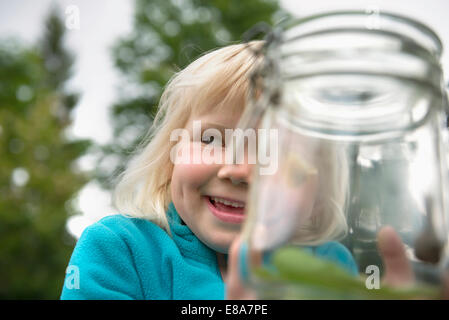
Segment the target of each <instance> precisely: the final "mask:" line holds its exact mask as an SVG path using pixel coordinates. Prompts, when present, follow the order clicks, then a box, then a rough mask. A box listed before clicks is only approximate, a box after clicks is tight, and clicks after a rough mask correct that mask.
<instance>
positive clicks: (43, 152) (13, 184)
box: [0, 7, 90, 299]
mask: <svg viewBox="0 0 449 320" xmlns="http://www.w3.org/2000/svg"><path fill="white" fill-rule="evenodd" d="M64 33H65V26H64V24H63V21H62V19H61V18H60V15H59V14H58V11H57V9H56V8H55V7H53V8H52V10H51V11H50V14H49V15H48V17H47V19H46V22H45V32H44V35H43V37H42V38H41V39H39V40H40V41H39V42H38V43H39V44H38V45H36V46H33V47H29V46H28V47H25V46H23V45H21V44H19V43H18V42H17V41H14V40H12V39H9V40H4V41H2V42H1V43H0V79H2V81H1V83H0V155H1V157H0V221H1V222H0V243H1V245H0V299H58V298H59V295H60V292H61V289H62V286H63V281H64V276H65V268H66V266H67V263H68V260H69V258H70V254H71V252H72V250H73V247H74V244H75V240H74V239H73V238H72V237H71V236H70V235H69V234H68V233H67V231H66V227H65V226H66V221H67V218H68V215H69V213H70V212H73V211H74V210H75V209H74V208H73V206H72V201H71V200H72V199H73V197H74V196H75V195H76V193H77V191H78V190H80V188H81V187H82V186H83V185H84V184H85V183H86V182H87V181H88V178H89V177H87V176H86V174H84V173H82V172H79V171H77V169H76V165H75V164H76V160H77V159H78V158H79V157H80V156H81V155H83V154H84V153H85V152H86V150H87V149H88V147H89V145H90V142H89V141H88V140H73V139H69V138H68V137H67V134H66V129H67V127H68V126H69V125H70V123H71V111H72V110H73V108H74V107H75V105H76V103H77V100H78V96H77V94H75V93H72V92H70V91H69V90H67V89H66V84H67V80H69V78H70V76H71V66H72V64H73V56H72V54H71V53H70V52H69V51H68V50H67V49H65V47H64Z"/></svg>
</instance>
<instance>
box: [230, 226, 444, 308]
mask: <svg viewBox="0 0 449 320" xmlns="http://www.w3.org/2000/svg"><path fill="white" fill-rule="evenodd" d="M378 243H379V251H380V254H381V256H382V260H383V263H384V266H385V276H384V278H383V279H382V282H383V283H385V284H386V285H389V286H392V287H403V286H408V285H412V284H413V283H414V281H415V275H414V273H413V269H412V267H411V265H410V262H409V260H408V259H407V256H406V252H405V247H404V244H403V243H402V241H401V239H400V238H399V236H398V234H397V233H396V231H395V230H394V229H393V228H392V227H388V226H387V227H384V228H382V229H381V231H380V232H379V234H378ZM240 245H241V239H240V238H237V239H236V240H234V242H233V243H232V244H231V247H230V249H229V256H228V272H227V276H226V286H227V290H226V299H229V300H254V299H256V294H255V292H254V291H252V290H251V289H249V288H247V287H245V286H244V285H243V284H242V281H241V279H240V276H239V274H240V273H239V269H238V263H239V250H240ZM442 287H443V292H442V299H449V274H445V275H443V285H442Z"/></svg>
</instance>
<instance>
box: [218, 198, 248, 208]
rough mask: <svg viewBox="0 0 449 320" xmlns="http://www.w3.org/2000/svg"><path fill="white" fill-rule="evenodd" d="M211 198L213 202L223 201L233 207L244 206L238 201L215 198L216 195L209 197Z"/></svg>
mask: <svg viewBox="0 0 449 320" xmlns="http://www.w3.org/2000/svg"><path fill="white" fill-rule="evenodd" d="M211 199H212V200H213V201H215V202H220V203H223V204H225V205H227V206H231V207H234V208H245V205H244V204H241V203H238V202H234V201H228V200H224V199H220V198H216V197H211Z"/></svg>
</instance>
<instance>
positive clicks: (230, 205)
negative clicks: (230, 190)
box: [205, 196, 245, 223]
mask: <svg viewBox="0 0 449 320" xmlns="http://www.w3.org/2000/svg"><path fill="white" fill-rule="evenodd" d="M205 201H206V203H207V205H208V207H209V210H210V211H211V212H212V214H213V215H214V216H215V217H217V218H218V219H219V220H221V221H224V222H227V223H242V222H243V220H244V218H245V203H244V202H241V201H235V200H230V199H224V198H219V197H212V196H206V197H205Z"/></svg>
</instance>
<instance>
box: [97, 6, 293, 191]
mask: <svg viewBox="0 0 449 320" xmlns="http://www.w3.org/2000/svg"><path fill="white" fill-rule="evenodd" d="M284 16H287V13H285V12H284V11H282V10H281V9H280V8H279V5H278V2H277V1H276V0H245V1H241V0H137V1H136V8H135V16H134V29H133V32H132V33H131V34H130V35H129V36H127V37H125V38H123V39H121V40H120V41H118V43H117V45H116V46H115V47H114V48H113V55H114V58H115V64H116V66H117V67H118V68H119V70H120V71H121V72H122V74H123V75H124V80H125V81H124V83H123V86H122V92H121V96H122V98H121V100H120V101H118V102H117V103H116V104H115V105H114V106H113V113H112V121H113V126H114V139H113V141H114V142H113V143H111V144H110V145H107V146H104V147H103V148H102V150H101V152H102V159H104V158H107V157H114V158H115V159H116V161H115V163H117V165H116V166H102V165H101V161H100V165H99V166H98V167H99V170H98V172H97V177H98V179H99V180H100V182H102V184H103V186H104V187H106V188H111V182H112V181H111V180H110V179H108V178H109V177H111V176H113V173H114V172H119V171H121V170H122V169H123V166H124V164H126V157H127V155H128V154H129V152H131V151H132V150H134V148H135V146H136V145H137V144H138V143H139V142H140V141H141V139H142V137H143V136H144V135H145V133H146V131H147V130H148V128H149V127H150V125H151V121H152V119H153V116H154V115H155V113H156V106H157V103H158V101H159V98H160V95H161V93H162V89H163V88H164V86H165V84H166V83H167V81H168V80H169V79H170V78H171V77H172V76H173V74H174V73H175V72H177V71H179V70H180V69H182V68H184V67H185V66H187V65H188V64H189V63H190V62H192V61H194V60H195V59H196V58H197V57H198V56H199V55H201V54H203V53H205V52H207V51H210V50H212V49H215V48H217V47H221V46H224V45H229V44H232V43H236V42H239V41H241V40H242V35H243V34H244V32H246V31H248V30H249V29H250V28H251V27H253V26H254V25H255V24H256V23H258V22H262V21H263V22H266V23H268V24H274V23H275V22H277V21H278V20H280V19H281V18H282V17H284Z"/></svg>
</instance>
